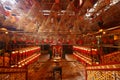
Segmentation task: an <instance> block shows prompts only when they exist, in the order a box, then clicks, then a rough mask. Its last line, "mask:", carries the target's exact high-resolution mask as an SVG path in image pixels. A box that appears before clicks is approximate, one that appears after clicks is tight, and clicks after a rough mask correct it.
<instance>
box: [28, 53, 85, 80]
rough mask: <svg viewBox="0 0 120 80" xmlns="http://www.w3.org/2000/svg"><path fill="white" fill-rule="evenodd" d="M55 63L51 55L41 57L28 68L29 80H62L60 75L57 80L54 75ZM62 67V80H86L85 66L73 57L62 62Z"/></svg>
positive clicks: (57, 75)
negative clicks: (50, 57)
mask: <svg viewBox="0 0 120 80" xmlns="http://www.w3.org/2000/svg"><path fill="white" fill-rule="evenodd" d="M53 66H55V63H54V62H53V61H52V59H49V55H42V56H40V58H39V60H38V61H37V62H35V63H34V64H31V65H30V66H29V67H28V77H29V79H28V80H61V79H60V75H59V73H56V75H55V78H54V77H53V75H52V72H53V70H52V69H53ZM60 66H61V67H62V80H85V69H84V66H83V65H81V64H80V63H79V62H77V61H76V60H75V59H74V57H73V56H72V55H66V59H64V60H62V61H61V62H60Z"/></svg>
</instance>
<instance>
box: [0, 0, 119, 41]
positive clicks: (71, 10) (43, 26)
mask: <svg viewBox="0 0 120 80" xmlns="http://www.w3.org/2000/svg"><path fill="white" fill-rule="evenodd" d="M0 24H1V27H5V28H7V29H8V30H9V31H10V32H12V31H14V32H21V33H24V34H26V33H32V37H34V38H37V39H39V40H43V39H45V40H46V39H54V40H55V41H56V42H58V39H62V40H63V39H64V40H66V39H67V40H69V39H77V38H79V36H81V35H83V34H88V33H93V32H97V31H99V29H107V28H110V27H115V26H118V25H120V0H0ZM27 35H28V34H27ZM30 35H31V34H30ZM73 41H74V40H73Z"/></svg>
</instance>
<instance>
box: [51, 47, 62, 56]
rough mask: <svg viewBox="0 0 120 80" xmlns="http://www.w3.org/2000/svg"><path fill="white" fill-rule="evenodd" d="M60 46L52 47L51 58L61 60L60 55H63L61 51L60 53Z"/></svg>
mask: <svg viewBox="0 0 120 80" xmlns="http://www.w3.org/2000/svg"><path fill="white" fill-rule="evenodd" d="M62 50H63V49H62V46H61V45H53V46H52V51H53V55H52V57H53V58H55V57H59V58H62V54H63V51H62Z"/></svg>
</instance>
